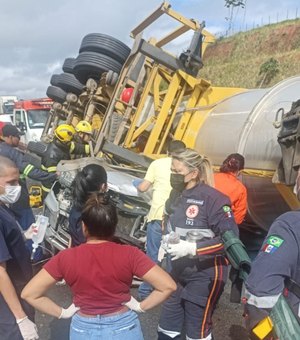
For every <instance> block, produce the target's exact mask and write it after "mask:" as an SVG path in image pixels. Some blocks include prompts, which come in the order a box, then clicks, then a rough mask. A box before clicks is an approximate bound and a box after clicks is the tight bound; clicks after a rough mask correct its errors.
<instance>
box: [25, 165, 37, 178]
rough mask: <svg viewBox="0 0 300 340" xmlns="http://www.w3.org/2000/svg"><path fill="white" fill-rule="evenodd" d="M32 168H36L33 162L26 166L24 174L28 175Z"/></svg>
mask: <svg viewBox="0 0 300 340" xmlns="http://www.w3.org/2000/svg"><path fill="white" fill-rule="evenodd" d="M32 169H34V166H33V165H32V164H28V165H27V166H26V167H25V169H24V171H23V174H24V175H25V176H26V177H27V176H28V175H29V173H30V171H31V170H32Z"/></svg>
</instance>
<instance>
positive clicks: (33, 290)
mask: <svg viewBox="0 0 300 340" xmlns="http://www.w3.org/2000/svg"><path fill="white" fill-rule="evenodd" d="M55 282H56V280H55V279H54V278H53V277H52V276H51V275H50V274H49V273H48V272H47V271H46V270H45V269H42V270H41V271H39V272H38V274H37V275H35V276H34V277H33V278H32V279H31V280H30V281H29V282H28V284H27V285H26V286H25V288H24V289H23V291H22V294H21V297H22V299H24V300H26V301H27V302H28V303H29V304H30V305H31V306H33V307H34V308H35V309H38V310H39V311H40V312H42V313H46V314H49V315H52V316H55V317H56V318H58V317H59V316H60V315H61V312H62V307H60V306H58V305H57V304H56V303H55V302H53V301H52V300H51V299H49V298H48V297H47V296H45V293H46V292H47V290H48V289H49V288H50V287H51V286H53V285H54V284H55Z"/></svg>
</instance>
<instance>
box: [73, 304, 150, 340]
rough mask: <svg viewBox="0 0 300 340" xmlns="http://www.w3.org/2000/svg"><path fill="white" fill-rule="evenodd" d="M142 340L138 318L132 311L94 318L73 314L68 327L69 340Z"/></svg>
mask: <svg viewBox="0 0 300 340" xmlns="http://www.w3.org/2000/svg"><path fill="white" fill-rule="evenodd" d="M87 339H88V340H102V339H103V340H110V339H113V340H133V339H134V340H143V339H144V337H143V333H142V330H141V325H140V321H139V319H138V316H137V314H136V313H135V312H133V311H131V310H130V311H128V312H125V313H122V314H118V315H113V316H101V315H97V316H96V317H94V318H86V317H82V316H80V315H78V314H75V315H74V316H73V317H72V322H71V325H70V340H87Z"/></svg>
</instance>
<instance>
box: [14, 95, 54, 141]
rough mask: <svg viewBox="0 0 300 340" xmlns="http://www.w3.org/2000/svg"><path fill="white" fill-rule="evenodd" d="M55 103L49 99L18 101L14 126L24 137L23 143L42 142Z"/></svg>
mask: <svg viewBox="0 0 300 340" xmlns="http://www.w3.org/2000/svg"><path fill="white" fill-rule="evenodd" d="M52 104H53V101H52V100H51V99H49V98H38V99H29V100H20V101H17V102H16V103H15V105H14V110H13V124H15V125H16V126H17V127H18V128H19V129H20V130H21V131H23V132H24V136H22V138H21V142H23V143H25V144H28V142H29V141H38V140H40V137H41V134H42V132H43V129H44V127H45V123H46V121H47V118H48V115H49V111H50V109H51V107H52Z"/></svg>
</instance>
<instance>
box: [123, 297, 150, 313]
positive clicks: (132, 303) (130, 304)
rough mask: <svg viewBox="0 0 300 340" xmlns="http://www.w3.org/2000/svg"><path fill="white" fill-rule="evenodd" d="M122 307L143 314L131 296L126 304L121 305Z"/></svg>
mask: <svg viewBox="0 0 300 340" xmlns="http://www.w3.org/2000/svg"><path fill="white" fill-rule="evenodd" d="M123 305H124V306H126V307H128V308H129V309H131V310H133V311H135V312H137V313H145V311H144V310H143V309H142V308H141V304H140V303H139V302H138V301H137V300H136V299H135V298H134V297H133V296H131V297H130V300H129V301H128V302H125V303H123Z"/></svg>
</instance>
